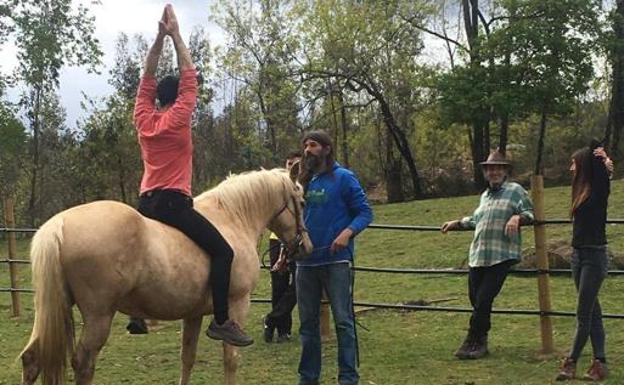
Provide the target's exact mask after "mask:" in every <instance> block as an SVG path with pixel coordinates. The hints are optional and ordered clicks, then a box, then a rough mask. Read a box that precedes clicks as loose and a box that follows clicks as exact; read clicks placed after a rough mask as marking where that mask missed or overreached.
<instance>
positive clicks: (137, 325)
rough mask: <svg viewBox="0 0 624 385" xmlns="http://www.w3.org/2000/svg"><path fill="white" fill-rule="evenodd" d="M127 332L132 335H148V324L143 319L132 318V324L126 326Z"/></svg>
mask: <svg viewBox="0 0 624 385" xmlns="http://www.w3.org/2000/svg"><path fill="white" fill-rule="evenodd" d="M126 330H127V331H128V332H129V333H130V334H147V333H148V331H147V324H146V323H145V320H144V319H142V318H130V322H128V325H127V326H126Z"/></svg>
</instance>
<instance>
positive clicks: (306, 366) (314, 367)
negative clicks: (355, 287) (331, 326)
mask: <svg viewBox="0 0 624 385" xmlns="http://www.w3.org/2000/svg"><path fill="white" fill-rule="evenodd" d="M296 281H297V304H298V305H299V319H300V321H301V327H300V329H299V335H300V336H301V347H302V349H301V360H300V361H299V370H298V371H299V384H301V385H307V384H316V383H318V381H319V377H320V375H321V332H320V322H319V314H320V306H321V297H322V292H323V290H324V291H325V292H326V293H327V296H328V297H329V302H330V305H331V309H332V315H333V317H334V323H335V328H336V336H337V338H338V383H339V384H341V385H347V384H349V385H351V384H357V383H358V381H359V378H360V376H359V375H358V372H357V339H356V335H355V319H354V315H353V302H352V293H351V288H352V282H353V272H352V271H351V266H350V265H349V264H348V263H336V264H331V265H323V266H298V267H297V275H296Z"/></svg>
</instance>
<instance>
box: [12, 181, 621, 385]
mask: <svg viewBox="0 0 624 385" xmlns="http://www.w3.org/2000/svg"><path fill="white" fill-rule="evenodd" d="M623 187H624V183H623V182H622V181H616V182H614V183H613V185H612V196H611V199H610V211H609V215H610V217H612V218H615V217H618V218H623V217H624V205H623V203H624V202H623V201H624V193H623V192H622V188H623ZM546 194H547V195H546V208H547V217H548V218H555V217H557V218H564V217H565V216H566V211H567V207H568V201H569V188H552V189H547V193H546ZM476 204H477V197H476V196H470V197H461V198H452V199H434V200H427V201H419V202H409V203H402V204H394V205H383V206H375V208H374V211H375V223H387V224H412V225H415V224H420V225H439V224H441V223H442V222H443V221H445V220H448V219H454V218H458V217H460V216H463V215H466V214H468V213H470V212H471V211H472V210H473V209H474V208H475V206H476ZM527 230H528V231H527ZM569 234H570V227H569V226H567V225H566V226H552V227H549V228H548V230H547V235H548V239H549V240H552V239H561V240H567V239H569V237H570V235H569ZM523 237H524V244H523V246H524V247H531V246H532V243H533V234H532V231H531V229H530V228H529V229H525V231H524V234H523ZM608 238H609V241H610V247H611V248H612V249H613V250H615V251H620V250H624V226H619V227H618V226H609V228H608ZM470 239H471V235H470V234H467V233H452V234H448V235H442V234H440V233H437V232H425V233H415V232H407V231H390V230H373V229H369V230H367V231H365V232H364V233H362V234H361V235H360V236H359V238H358V243H357V250H356V264H357V265H361V266H375V267H457V266H459V265H461V264H462V261H463V260H464V259H465V257H466V253H467V249H468V246H469V242H470ZM19 249H20V252H19V253H20V256H24V257H25V256H26V249H27V242H25V241H23V242H20V245H19ZM5 250H6V246H5V245H4V244H0V256H6V251H5ZM20 270H21V271H20V274H21V277H22V281H23V282H22V284H23V286H29V282H28V267H27V266H22V267H20ZM262 274H264V277H265V279H263V280H262V281H261V283H260V285H259V287H258V288H257V290H256V292H255V296H256V297H262V298H267V297H268V296H269V293H270V287H269V278H268V273H266V272H263V273H262ZM8 277H9V274H8V268H7V267H6V265H2V266H0V287H7V286H8ZM466 285H467V283H466V278H465V277H463V276H447V275H427V276H423V275H403V274H379V273H367V272H360V273H358V274H357V277H356V287H355V298H356V300H366V301H379V302H390V303H398V302H405V301H410V300H416V299H425V300H435V299H443V298H453V300H451V301H449V302H446V303H445V305H448V306H469V302H468V299H467V295H466ZM551 285H552V302H553V309H555V310H566V311H574V309H575V299H576V297H575V291H574V287H573V285H572V281H571V279H570V278H569V277H553V278H551ZM536 287H537V282H536V279H535V278H534V277H516V276H511V277H510V278H509V279H508V281H507V282H506V284H505V287H504V289H503V291H502V293H501V295H500V296H499V297H498V299H497V302H496V303H495V307H499V308H517V309H537V307H538V306H537V288H536ZM622 293H624V277H611V278H608V279H607V280H606V282H605V284H604V286H603V289H602V292H601V297H600V298H601V302H602V305H603V309H604V311H605V312H608V313H620V314H624V302H623V301H622ZM22 298H23V299H22V305H23V315H22V316H21V317H20V318H17V319H15V318H11V317H10V314H11V313H10V296H9V295H8V294H0V343H1V344H2V347H3V348H2V349H0V385H4V384H7V385H8V384H16V383H19V378H20V366H19V365H18V364H16V363H15V362H14V359H15V356H16V355H17V354H18V353H19V351H20V349H21V348H22V347H23V344H24V343H25V342H26V340H27V339H28V335H29V333H30V327H31V325H32V317H33V314H32V310H31V309H32V306H31V301H32V300H31V297H30V296H29V295H22ZM268 309H269V307H268V305H257V304H254V305H252V311H251V313H250V317H249V322H248V325H247V329H248V330H249V331H250V332H251V334H253V336H254V337H255V338H256V343H255V344H254V345H252V346H251V347H249V348H247V349H244V350H242V353H243V357H242V361H241V365H240V371H239V383H240V384H258V385H259V384H278V385H281V384H295V383H296V368H297V362H298V357H299V344H298V342H297V340H296V339H295V341H294V342H291V343H289V344H282V345H274V344H272V345H267V344H265V343H263V342H262V341H261V332H262V329H261V318H262V316H263V314H264V313H266V312H267V311H268ZM78 317H79V315H78V314H77V319H79V318H78ZM468 317H469V315H468V314H463V313H462V314H458V313H437V312H435V313H434V312H402V311H382V310H376V311H368V312H363V313H361V314H360V315H359V316H358V320H359V322H360V323H361V325H362V326H363V327H362V328H360V329H359V338H360V357H361V368H360V369H361V376H362V381H361V384H363V385H376V384H377V385H402V384H410V385H411V384H415V385H416V384H423V385H424V384H447V385H451V384H452V385H465V384H475V385H477V384H479V385H485V384H513V385H519V384H531V385H533V384H534V385H537V384H540V385H542V384H548V383H551V382H552V380H553V378H554V375H555V373H556V370H557V367H558V360H559V356H560V355H563V354H565V351H566V350H567V349H568V348H569V345H570V344H571V340H572V333H573V331H574V324H575V321H574V319H572V318H554V320H553V323H554V330H555V343H556V346H557V349H558V351H559V353H558V356H552V357H540V356H539V354H538V350H539V347H540V336H539V320H538V318H537V317H535V316H508V315H495V316H494V317H493V329H492V332H491V337H490V340H491V342H490V344H491V349H490V350H491V352H492V354H491V356H490V357H488V358H487V359H484V360H479V361H471V362H462V361H458V360H456V359H455V358H454V357H453V356H452V353H453V351H454V349H455V348H456V347H457V346H458V345H459V343H460V342H461V340H462V338H463V337H464V335H465V332H466V326H467V322H468ZM295 318H296V315H295ZM125 321H126V319H125V316H123V315H118V316H117V317H116V319H115V323H114V328H113V331H112V334H111V337H110V339H109V341H108V344H107V345H106V347H105V348H104V350H103V352H102V353H101V355H100V359H99V361H98V369H97V371H96V383H97V384H98V385H112V384H120V383H128V384H144V385H148V384H150V385H151V384H176V383H177V378H178V367H179V359H178V349H179V338H180V323H179V322H168V323H162V324H161V326H162V328H161V329H160V330H158V331H155V332H152V333H151V334H149V335H147V336H129V335H127V334H126V333H125V330H124V325H125ZM205 324H206V325H207V322H205ZM295 327H296V326H295ZM364 327H365V328H366V329H364ZM606 328H607V333H608V337H607V344H608V346H607V354H608V358H609V360H610V367H611V370H612V376H611V379H610V380H609V381H607V382H606V383H607V384H622V383H624V370H623V369H622V361H623V360H624V320H607V321H606ZM295 337H296V336H295ZM220 351H221V349H220V346H219V344H218V343H215V342H214V341H210V340H208V339H207V338H206V337H202V340H201V342H200V346H199V352H198V362H197V364H196V367H195V371H194V374H193V379H192V383H193V384H206V383H221V379H222V373H223V371H222V366H221V358H220ZM323 355H324V367H323V379H322V383H323V384H335V383H336V379H335V378H336V363H335V361H336V358H335V357H336V345H335V341H330V342H329V343H327V344H325V346H324V353H323ZM590 355H591V346H590V345H589V344H588V346H587V347H586V349H585V352H584V356H583V357H582V359H581V361H580V363H579V372H580V373H581V374H582V372H583V371H584V370H585V369H586V367H587V366H588V363H589V359H590V358H591V356H590Z"/></svg>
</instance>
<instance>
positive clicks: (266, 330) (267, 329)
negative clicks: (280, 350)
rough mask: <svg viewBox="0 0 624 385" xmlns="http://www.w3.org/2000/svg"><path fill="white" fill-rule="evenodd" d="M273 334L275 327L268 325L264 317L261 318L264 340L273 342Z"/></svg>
mask: <svg viewBox="0 0 624 385" xmlns="http://www.w3.org/2000/svg"><path fill="white" fill-rule="evenodd" d="M274 334H275V328H273V327H271V326H269V324H268V323H267V319H266V317H264V318H263V319H262V336H263V338H264V342H266V343H271V342H273V335H274Z"/></svg>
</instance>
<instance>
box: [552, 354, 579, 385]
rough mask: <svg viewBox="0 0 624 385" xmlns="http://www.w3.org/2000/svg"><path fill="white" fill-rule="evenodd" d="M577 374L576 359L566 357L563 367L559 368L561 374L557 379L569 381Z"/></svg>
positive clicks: (562, 363)
mask: <svg viewBox="0 0 624 385" xmlns="http://www.w3.org/2000/svg"><path fill="white" fill-rule="evenodd" d="M575 374H576V361H574V360H573V359H571V358H570V357H566V358H564V359H563V361H562V362H561V368H560V369H559V374H558V375H557V378H555V380H557V381H567V380H571V379H573V378H574V375H575Z"/></svg>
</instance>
